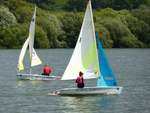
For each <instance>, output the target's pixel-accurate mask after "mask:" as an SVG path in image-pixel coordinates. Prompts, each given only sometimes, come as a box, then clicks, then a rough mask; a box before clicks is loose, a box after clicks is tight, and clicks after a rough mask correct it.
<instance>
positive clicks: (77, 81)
mask: <svg viewBox="0 0 150 113" xmlns="http://www.w3.org/2000/svg"><path fill="white" fill-rule="evenodd" d="M76 83H78V84H84V81H83V78H81V77H78V78H77V79H76Z"/></svg>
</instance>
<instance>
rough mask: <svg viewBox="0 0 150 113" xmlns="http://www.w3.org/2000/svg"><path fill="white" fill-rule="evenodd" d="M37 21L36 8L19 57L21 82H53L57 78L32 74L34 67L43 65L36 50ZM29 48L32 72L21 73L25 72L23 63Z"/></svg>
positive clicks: (18, 74)
mask: <svg viewBox="0 0 150 113" xmlns="http://www.w3.org/2000/svg"><path fill="white" fill-rule="evenodd" d="M35 21H36V7H35V11H34V14H33V17H32V20H31V23H30V29H29V36H28V38H27V39H26V41H25V43H24V44H23V46H22V49H21V52H20V55H19V60H18V66H17V68H18V73H17V78H18V79H21V80H52V79H54V78H56V76H45V75H40V74H32V72H31V71H32V67H34V66H37V65H40V64H42V61H41V60H40V58H39V57H38V55H37V54H36V51H35V49H34V35H35ZM28 47H29V57H30V72H29V73H21V71H23V70H24V64H23V61H24V56H25V53H26V51H27V48H28Z"/></svg>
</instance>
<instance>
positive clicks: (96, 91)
mask: <svg viewBox="0 0 150 113" xmlns="http://www.w3.org/2000/svg"><path fill="white" fill-rule="evenodd" d="M121 92H122V87H119V86H116V87H115V86H109V87H85V88H64V89H60V90H57V91H55V92H53V94H56V95H62V96H87V95H118V94H120V93H121Z"/></svg>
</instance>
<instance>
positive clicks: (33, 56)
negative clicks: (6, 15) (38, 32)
mask: <svg viewBox="0 0 150 113" xmlns="http://www.w3.org/2000/svg"><path fill="white" fill-rule="evenodd" d="M35 21H36V7H35V11H34V14H33V17H32V20H31V23H30V30H29V53H30V60H31V67H32V66H36V65H39V64H41V63H42V62H41V60H40V58H39V57H38V56H37V54H36V52H35V50H34V48H33V47H34V34H35Z"/></svg>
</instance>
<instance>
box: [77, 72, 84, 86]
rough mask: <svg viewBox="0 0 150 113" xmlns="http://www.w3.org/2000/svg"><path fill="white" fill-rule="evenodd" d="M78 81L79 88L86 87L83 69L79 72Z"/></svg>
mask: <svg viewBox="0 0 150 113" xmlns="http://www.w3.org/2000/svg"><path fill="white" fill-rule="evenodd" d="M76 83H77V87H78V88H84V79H83V73H82V72H81V71H80V72H79V76H78V77H77V79H76Z"/></svg>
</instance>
